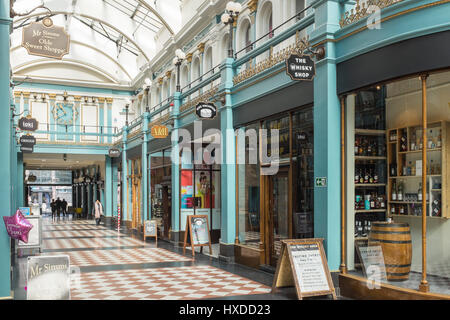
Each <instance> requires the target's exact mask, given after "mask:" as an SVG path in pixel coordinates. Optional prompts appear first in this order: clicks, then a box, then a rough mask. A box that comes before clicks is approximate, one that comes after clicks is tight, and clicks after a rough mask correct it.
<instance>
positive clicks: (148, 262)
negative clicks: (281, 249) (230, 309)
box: [14, 217, 296, 300]
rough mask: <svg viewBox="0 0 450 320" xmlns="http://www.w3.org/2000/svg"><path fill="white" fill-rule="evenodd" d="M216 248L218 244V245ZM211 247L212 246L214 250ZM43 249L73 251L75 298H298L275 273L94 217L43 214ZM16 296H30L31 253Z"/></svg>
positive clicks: (20, 264)
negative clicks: (278, 284)
mask: <svg viewBox="0 0 450 320" xmlns="http://www.w3.org/2000/svg"><path fill="white" fill-rule="evenodd" d="M213 251H214V250H213ZM206 252H208V250H206ZM208 253H209V252H208ZM41 254H42V255H68V256H69V257H70V262H71V266H73V267H76V268H78V270H80V274H79V279H78V281H75V282H73V286H72V289H71V297H72V300H97V299H101V300H130V299H131V300H155V299H156V300H164V299H170V300H186V299H189V300H191V299H192V300H193V299H295V298H296V296H295V294H294V295H293V294H292V292H287V293H286V292H285V293H283V292H278V293H274V294H272V293H270V291H271V283H272V279H273V275H272V274H268V273H265V272H263V271H258V270H254V269H249V268H246V267H245V266H239V265H234V264H226V263H223V262H220V261H219V260H218V259H217V258H215V257H214V253H213V256H209V255H207V254H206V255H205V254H196V256H195V259H193V258H192V255H191V253H190V251H189V250H188V251H187V252H186V255H184V256H183V254H182V248H179V247H174V246H173V245H171V244H169V243H167V242H164V241H158V247H156V246H155V242H154V240H151V239H147V242H143V241H142V240H140V239H137V238H135V237H133V236H130V235H127V234H124V233H118V232H117V231H115V230H110V229H108V228H106V227H105V226H103V225H100V226H96V225H95V223H94V221H92V220H76V221H71V220H70V219H68V220H67V221H58V222H52V221H51V218H48V217H44V219H43V252H42V253H41ZM15 260H16V261H15V268H14V274H15V276H14V278H15V281H14V282H15V298H16V299H26V291H25V287H26V272H25V270H26V257H22V258H18V259H15Z"/></svg>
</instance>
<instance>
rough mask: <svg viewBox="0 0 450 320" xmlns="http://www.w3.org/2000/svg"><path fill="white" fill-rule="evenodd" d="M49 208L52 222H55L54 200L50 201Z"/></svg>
mask: <svg viewBox="0 0 450 320" xmlns="http://www.w3.org/2000/svg"><path fill="white" fill-rule="evenodd" d="M50 208H51V209H52V222H54V221H55V220H56V202H55V199H52V202H50Z"/></svg>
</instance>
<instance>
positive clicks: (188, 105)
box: [180, 86, 219, 112]
mask: <svg viewBox="0 0 450 320" xmlns="http://www.w3.org/2000/svg"><path fill="white" fill-rule="evenodd" d="M218 90H219V86H215V87H213V88H211V89H209V90H208V91H206V92H205V93H203V94H202V95H200V96H198V97H197V98H195V99H193V100H190V101H188V102H186V103H185V104H183V105H182V106H181V107H180V112H183V111H186V110H188V109H190V108H192V107H194V106H195V105H197V104H198V103H200V102H205V101H209V100H211V98H213V97H214V96H215V95H216V93H217V91H218Z"/></svg>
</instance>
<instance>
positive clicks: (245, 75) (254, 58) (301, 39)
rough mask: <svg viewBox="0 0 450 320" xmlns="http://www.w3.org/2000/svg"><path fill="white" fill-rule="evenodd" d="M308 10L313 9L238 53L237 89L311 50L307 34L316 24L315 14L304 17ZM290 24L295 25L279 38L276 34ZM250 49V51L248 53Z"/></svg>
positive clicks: (303, 11) (296, 16) (294, 17)
mask: <svg viewBox="0 0 450 320" xmlns="http://www.w3.org/2000/svg"><path fill="white" fill-rule="evenodd" d="M309 9H311V6H309V7H307V8H305V9H303V10H302V11H300V12H298V13H297V14H296V15H295V16H293V17H292V18H290V19H289V20H286V21H285V22H283V23H282V24H281V25H279V26H278V27H276V28H274V29H273V30H272V31H270V32H269V33H267V34H265V35H264V36H262V37H260V38H259V39H257V40H255V41H254V42H252V43H251V44H249V45H247V46H246V47H245V48H243V49H242V50H240V51H238V52H236V54H235V57H236V60H235V62H234V64H233V67H234V68H235V74H236V75H235V77H234V78H233V83H234V85H238V84H239V83H241V82H243V81H245V80H247V79H250V78H252V77H254V76H256V75H257V74H259V73H262V72H264V71H265V70H267V69H270V68H271V67H274V66H276V65H278V64H280V63H282V62H284V61H285V60H286V59H287V58H288V57H289V55H291V54H292V53H298V52H299V51H304V50H306V49H308V48H309V43H308V38H309V37H308V33H309V32H310V30H311V29H312V28H313V24H314V14H308V15H306V16H304V13H305V12H306V11H307V10H309ZM311 10H312V9H311ZM290 22H291V23H294V24H293V25H292V26H289V27H288V28H287V29H285V30H284V31H281V32H280V33H279V34H277V33H276V31H280V30H281V29H282V28H283V27H284V26H286V25H287V24H288V23H290ZM274 32H275V36H274V37H273V38H270V39H268V37H269V35H270V34H271V33H274ZM249 48H250V49H251V51H248V50H247V49H249Z"/></svg>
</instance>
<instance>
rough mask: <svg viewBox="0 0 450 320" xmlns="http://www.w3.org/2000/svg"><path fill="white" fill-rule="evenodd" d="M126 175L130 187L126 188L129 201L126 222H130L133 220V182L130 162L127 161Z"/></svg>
mask: <svg viewBox="0 0 450 320" xmlns="http://www.w3.org/2000/svg"><path fill="white" fill-rule="evenodd" d="M127 162H128V167H127V168H128V171H127V172H128V173H127V178H128V185H129V186H130V187H129V188H128V193H127V194H128V199H130V206H128V208H127V209H128V210H127V220H128V221H132V220H133V200H134V199H133V180H132V179H131V174H132V172H131V170H132V169H133V168H132V166H131V160H128V161H127Z"/></svg>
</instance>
